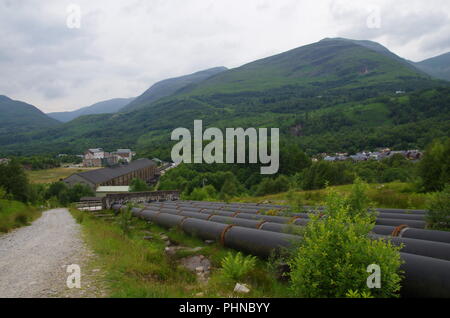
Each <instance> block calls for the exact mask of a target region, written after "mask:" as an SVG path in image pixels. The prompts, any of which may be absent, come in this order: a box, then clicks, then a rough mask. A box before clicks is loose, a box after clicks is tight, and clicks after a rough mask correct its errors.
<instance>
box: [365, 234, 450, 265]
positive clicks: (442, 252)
mask: <svg viewBox="0 0 450 318" xmlns="http://www.w3.org/2000/svg"><path fill="white" fill-rule="evenodd" d="M369 237H370V238H373V239H380V240H388V241H390V242H391V243H392V244H393V245H396V246H400V245H402V246H403V247H402V249H401V252H404V253H408V254H415V255H421V256H427V257H432V258H438V259H443V260H446V261H450V244H447V243H442V242H433V241H424V240H417V239H411V238H401V237H392V236H385V235H379V234H369Z"/></svg>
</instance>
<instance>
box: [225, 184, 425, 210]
mask: <svg viewBox="0 0 450 318" xmlns="http://www.w3.org/2000/svg"><path fill="white" fill-rule="evenodd" d="M351 187H352V185H351V184H350V185H342V186H332V187H330V188H331V189H333V190H335V191H336V192H337V193H340V194H346V195H348V194H349V193H350V191H351ZM295 193H296V194H297V195H299V198H300V201H301V202H302V203H303V204H304V205H321V204H323V202H324V201H325V198H326V196H327V190H326V189H321V190H310V191H296V192H295ZM287 195H288V193H287V192H283V193H278V194H273V195H266V196H262V197H244V198H234V199H233V200H232V201H234V202H264V201H270V202H275V203H279V204H287ZM367 196H368V197H369V199H370V201H372V202H373V204H374V206H375V207H377V208H394V209H425V208H426V200H427V195H426V194H423V193H416V192H414V188H413V185H411V184H408V183H401V182H392V183H384V184H370V185H369V189H368V193H367Z"/></svg>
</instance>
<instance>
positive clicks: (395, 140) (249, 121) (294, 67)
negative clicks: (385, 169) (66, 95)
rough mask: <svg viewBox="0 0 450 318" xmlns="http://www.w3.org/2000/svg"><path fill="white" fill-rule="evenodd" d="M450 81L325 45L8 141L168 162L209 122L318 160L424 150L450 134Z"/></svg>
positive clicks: (370, 46) (349, 47) (368, 46)
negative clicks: (266, 132)
mask: <svg viewBox="0 0 450 318" xmlns="http://www.w3.org/2000/svg"><path fill="white" fill-rule="evenodd" d="M449 109H450V85H449V83H448V82H445V81H439V80H434V79H432V78H431V77H429V76H428V75H425V74H424V73H423V72H422V71H419V70H418V69H416V68H414V67H413V66H411V65H410V64H409V63H406V62H405V60H403V59H401V58H400V57H397V56H396V55H394V54H393V53H391V52H389V51H388V50H387V49H386V48H384V47H382V46H380V45H379V44H376V43H374V42H368V41H364V42H362V43H360V42H359V41H349V40H345V39H326V40H323V41H320V42H318V43H314V44H311V45H307V46H305V47H300V48H297V49H294V50H291V51H288V52H285V53H282V54H279V55H276V56H272V57H269V58H266V59H262V60H259V61H255V62H253V63H249V64H247V65H244V66H242V67H239V68H236V69H232V70H228V71H223V72H220V73H219V74H217V75H215V76H212V77H211V78H209V79H207V80H205V81H203V82H200V83H198V84H196V85H189V86H187V87H185V88H184V89H182V90H179V91H177V92H176V93H175V94H173V95H171V96H170V97H166V98H164V99H161V100H159V101H156V102H148V103H144V104H142V105H141V106H140V108H139V109H137V110H135V111H130V112H124V113H122V112H121V113H116V114H107V115H92V116H83V117H81V118H78V119H75V120H73V121H71V122H69V123H66V124H64V125H62V126H60V127H55V128H52V129H49V130H47V131H44V132H29V133H21V134H19V135H17V136H16V138H15V139H11V138H6V137H3V136H2V138H1V139H0V145H2V147H1V151H2V152H4V153H15V154H22V155H25V154H31V153H48V152H54V151H59V152H67V153H77V152H78V153H79V152H82V151H83V150H84V149H86V148H88V147H100V146H101V147H103V148H105V149H113V148H117V147H124V146H126V147H132V148H134V149H137V150H138V152H139V153H140V154H146V155H151V156H158V157H161V158H162V159H169V156H170V148H171V143H170V132H171V130H172V129H174V128H177V127H187V128H190V127H191V126H192V125H193V121H194V119H203V121H204V126H205V127H206V126H215V127H219V128H225V127H244V128H245V127H279V128H280V132H281V134H282V138H283V139H285V140H289V141H290V142H295V143H297V144H299V145H300V146H302V148H303V149H304V150H305V151H306V152H307V153H309V154H314V153H317V152H324V151H327V152H331V151H349V152H356V151H359V150H363V149H372V148H375V147H381V146H387V147H393V148H401V149H407V148H422V147H424V146H425V145H426V144H428V143H429V142H430V141H431V140H432V139H434V138H436V137H440V136H446V135H447V134H448V130H449V119H450V114H449Z"/></svg>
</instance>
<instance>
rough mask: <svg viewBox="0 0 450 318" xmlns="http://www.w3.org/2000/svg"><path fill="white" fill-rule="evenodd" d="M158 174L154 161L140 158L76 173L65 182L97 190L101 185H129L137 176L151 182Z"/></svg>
mask: <svg viewBox="0 0 450 318" xmlns="http://www.w3.org/2000/svg"><path fill="white" fill-rule="evenodd" d="M157 174H158V167H157V165H156V163H155V162H154V161H152V160H149V159H138V160H135V161H131V162H130V163H125V164H119V165H116V166H113V167H108V168H102V169H97V170H90V171H85V172H80V173H76V174H73V175H71V176H70V177H68V178H66V179H64V180H63V182H64V183H66V184H67V185H69V186H73V185H75V184H84V185H87V186H89V187H90V188H91V189H92V190H93V191H96V190H97V188H98V187H100V186H129V185H130V183H131V180H133V179H135V178H139V179H142V180H144V181H145V182H147V183H151V182H152V181H153V180H154V179H155V177H157Z"/></svg>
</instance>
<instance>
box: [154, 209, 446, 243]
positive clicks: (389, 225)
mask: <svg viewBox="0 0 450 318" xmlns="http://www.w3.org/2000/svg"><path fill="white" fill-rule="evenodd" d="M147 206H149V207H150V208H155V207H154V204H150V205H147ZM180 210H181V209H178V211H180ZM199 210H201V208H197V211H199ZM393 210H394V211H398V210H395V209H393ZM200 212H201V213H208V214H216V215H221V216H228V217H232V216H235V215H236V213H233V212H228V211H222V210H216V209H204V210H201V211H200ZM415 212H418V211H415ZM246 215H248V213H247V214H241V216H240V217H241V218H242V217H244V216H246ZM293 215H295V216H300V217H301V218H300V219H296V220H294V221H293V224H295V225H306V224H307V222H308V221H307V220H306V219H305V218H307V217H308V214H306V213H295V214H293ZM249 217H250V216H249ZM250 218H251V219H254V220H262V219H263V218H264V216H263V215H260V214H258V217H257V218H256V217H255V216H251V217H250ZM268 219H269V216H267V218H266V220H268ZM270 221H271V220H270ZM415 221H417V220H409V221H408V220H406V221H405V220H404V219H380V220H377V222H376V223H377V225H376V226H375V227H374V229H373V232H374V233H376V234H381V235H394V236H399V237H405V238H413V239H420V240H428V241H436V242H444V243H450V232H446V231H436V230H424V229H423V227H424V223H423V222H421V221H419V222H418V223H417V222H415ZM281 222H282V223H286V222H285V221H281ZM405 225H406V226H405ZM411 225H412V226H411ZM414 226H417V227H418V228H413V227H414ZM266 228H278V229H279V231H283V230H282V229H281V228H280V226H276V225H270V226H269V225H266ZM396 232H397V233H396Z"/></svg>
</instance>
